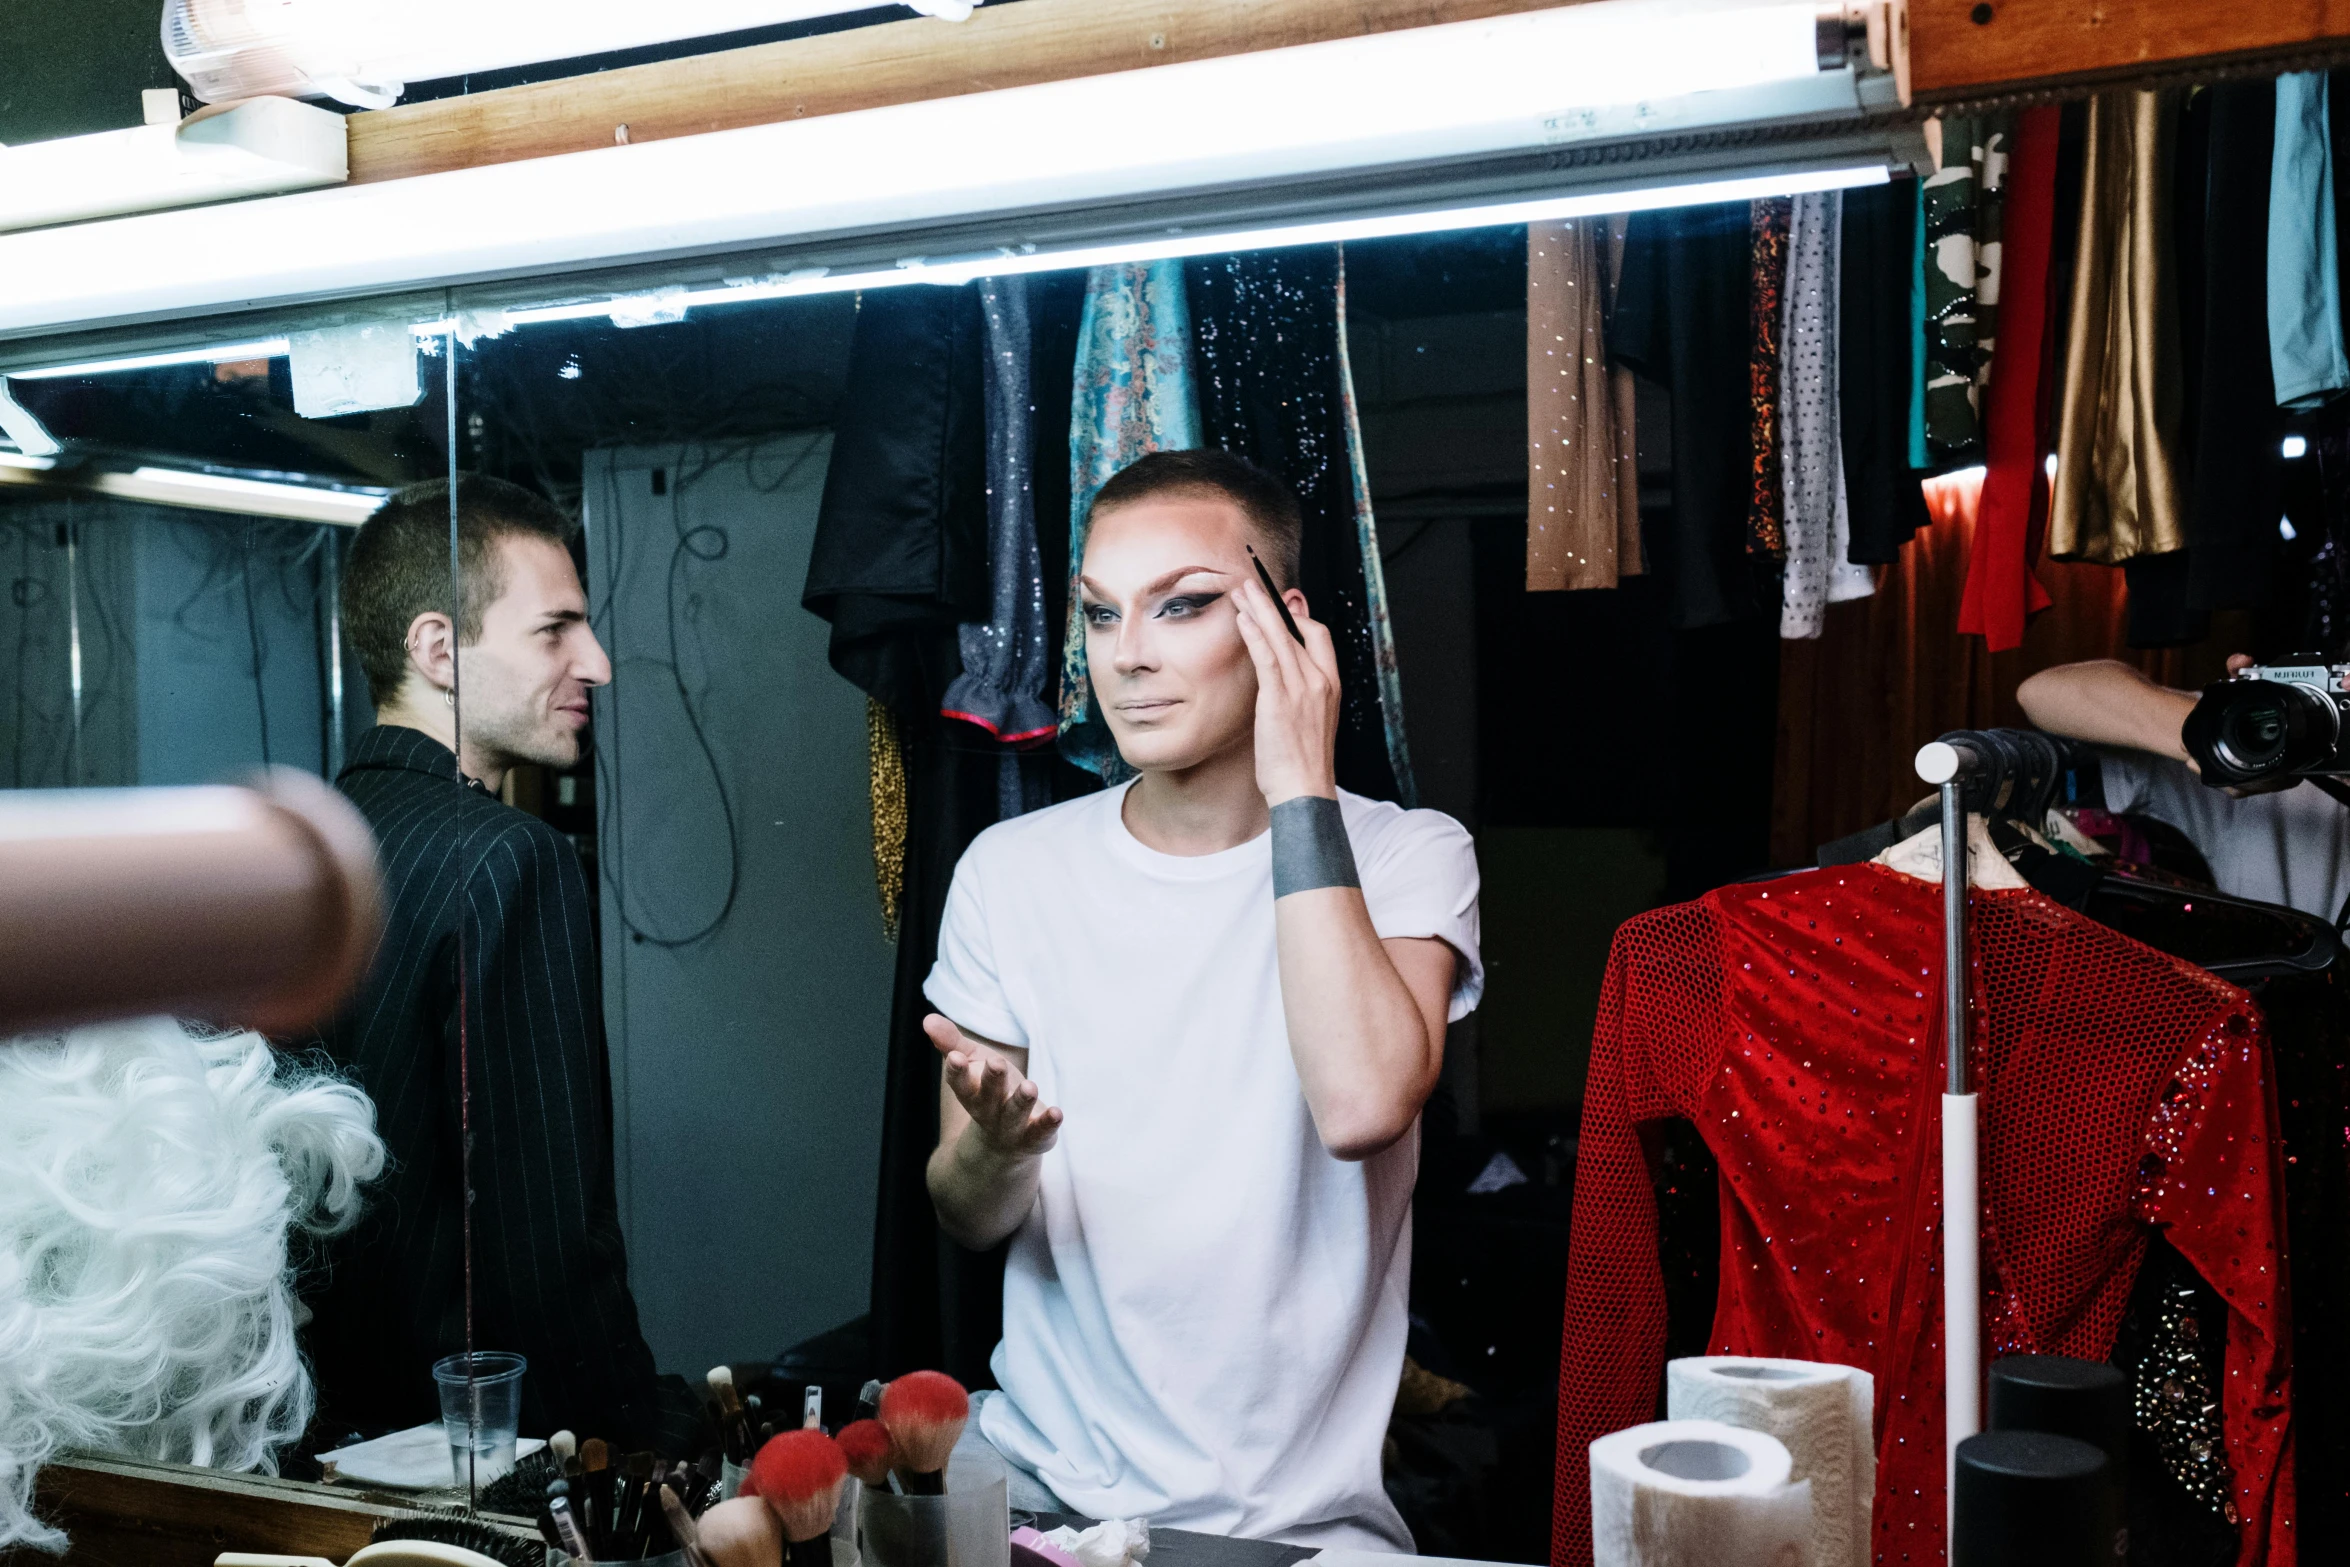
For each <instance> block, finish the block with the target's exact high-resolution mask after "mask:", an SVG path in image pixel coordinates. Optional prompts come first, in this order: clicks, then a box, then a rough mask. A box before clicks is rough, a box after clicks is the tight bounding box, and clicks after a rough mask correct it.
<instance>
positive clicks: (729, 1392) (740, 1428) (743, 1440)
mask: <svg viewBox="0 0 2350 1567" xmlns="http://www.w3.org/2000/svg"><path fill="white" fill-rule="evenodd" d="M703 1381H704V1382H705V1383H707V1384H708V1386H709V1389H710V1397H711V1399H712V1400H713V1401H715V1402H716V1403H717V1405H718V1431H719V1434H720V1435H721V1436H722V1437H724V1438H725V1440H726V1456H727V1457H728V1458H730V1459H732V1460H733V1461H734V1462H736V1463H738V1464H747V1463H749V1462H750V1461H751V1422H750V1417H749V1416H748V1415H747V1414H746V1413H745V1412H744V1410H743V1401H742V1399H741V1398H740V1397H738V1396H737V1395H736V1393H735V1391H734V1367H732V1366H712V1367H711V1368H710V1374H709V1375H708V1376H707V1377H705V1378H703Z"/></svg>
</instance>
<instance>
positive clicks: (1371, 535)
mask: <svg viewBox="0 0 2350 1567" xmlns="http://www.w3.org/2000/svg"><path fill="white" fill-rule="evenodd" d="M1185 270H1186V273H1187V278H1188V281H1189V283H1190V292H1191V319H1192V344H1193V352H1194V355H1195V357H1196V359H1197V362H1198V368H1199V399H1200V425H1201V432H1202V434H1203V435H1204V436H1205V437H1206V444H1207V445H1210V446H1220V447H1223V448H1224V449H1225V450H1227V451H1231V452H1237V453H1239V454H1240V455H1241V456H1243V457H1246V458H1248V459H1249V460H1250V461H1252V462H1255V463H1257V464H1259V465H1261V466H1263V467H1265V468H1268V469H1270V470H1271V471H1272V472H1274V473H1276V474H1279V475H1280V476H1281V477H1282V478H1283V479H1284V480H1286V481H1287V482H1288V484H1289V486H1290V488H1291V489H1293V490H1295V491H1296V492H1297V498H1298V505H1299V509H1300V510H1301V511H1302V512H1303V513H1304V517H1305V541H1304V549H1303V551H1302V552H1301V558H1300V561H1299V570H1298V579H1299V580H1298V586H1299V587H1300V588H1302V589H1303V590H1304V592H1305V595H1306V603H1307V605H1308V606H1309V608H1310V609H1311V611H1312V613H1313V615H1314V618H1315V619H1317V620H1320V621H1321V622H1322V623H1323V624H1325V625H1327V626H1328V627H1329V628H1330V635H1331V640H1332V642H1333V643H1334V644H1335V645H1336V647H1337V651H1338V666H1339V675H1340V678H1341V680H1342V681H1343V683H1344V688H1345V690H1344V696H1343V698H1342V700H1341V703H1340V709H1339V727H1338V781H1339V783H1340V784H1341V785H1342V786H1343V787H1345V788H1348V789H1351V790H1353V791H1354V792H1356V793H1357V794H1365V795H1371V796H1373V797H1375V798H1378V799H1382V800H1402V801H1404V802H1406V803H1409V798H1410V796H1409V789H1410V783H1411V767H1410V763H1409V760H1408V758H1406V757H1405V755H1404V748H1403V714H1402V703H1401V695H1400V691H1399V690H1398V689H1396V685H1395V674H1394V669H1395V651H1394V638H1393V635H1392V633H1391V632H1390V631H1389V629H1388V626H1387V609H1386V594H1385V584H1384V581H1383V580H1382V578H1381V575H1380V572H1379V566H1378V561H1379V550H1378V529H1377V525H1376V523H1375V522H1374V520H1373V518H1372V516H1371V512H1370V506H1369V501H1368V496H1367V491H1368V488H1369V486H1368V484H1367V482H1365V481H1363V480H1362V479H1361V477H1360V472H1359V470H1360V463H1359V453H1360V445H1361V443H1360V439H1359V435H1358V434H1357V432H1356V431H1355V430H1353V429H1352V428H1350V424H1351V421H1350V420H1349V418H1348V403H1349V401H1350V398H1349V396H1348V376H1347V374H1346V364H1345V360H1344V358H1343V355H1342V344H1343V334H1342V332H1341V330H1340V258H1339V254H1338V252H1337V250H1336V249H1335V248H1332V247H1327V246H1319V247H1311V248H1301V249H1296V250H1272V251H1256V252H1250V253H1247V254H1242V255H1231V256H1214V257H1208V258H1204V259H1201V260H1197V261H1193V262H1190V263H1188V264H1187V266H1186V269H1185ZM1390 715H1392V725H1391V721H1390ZM1391 729H1392V733H1391Z"/></svg>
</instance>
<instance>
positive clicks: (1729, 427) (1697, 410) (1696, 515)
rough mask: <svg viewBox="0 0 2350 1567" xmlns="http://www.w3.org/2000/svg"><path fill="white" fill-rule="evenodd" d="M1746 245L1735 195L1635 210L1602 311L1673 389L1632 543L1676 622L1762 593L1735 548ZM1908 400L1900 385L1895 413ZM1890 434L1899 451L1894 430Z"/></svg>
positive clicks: (1742, 479)
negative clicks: (1653, 504)
mask: <svg viewBox="0 0 2350 1567" xmlns="http://www.w3.org/2000/svg"><path fill="white" fill-rule="evenodd" d="M1751 246H1752V235H1751V225H1750V221H1749V213H1748V209H1747V204H1746V203H1745V202H1743V201H1739V202H1722V203H1718V204H1716V205H1713V206H1706V207H1674V208H1669V209H1666V210H1664V211H1661V212H1636V213H1634V214H1633V215H1632V221H1631V226H1630V229H1629V231H1628V232H1627V234H1626V236H1625V240H1624V282H1623V286H1622V287H1621V288H1620V289H1618V290H1617V292H1616V303H1615V309H1614V310H1613V311H1612V312H1610V314H1609V316H1608V322H1607V345H1608V351H1609V352H1610V353H1611V354H1613V355H1614V356H1615V357H1616V358H1618V359H1620V360H1622V361H1623V362H1624V363H1626V364H1628V365H1630V366H1631V367H1632V368H1633V369H1635V370H1637V371H1639V372H1640V373H1641V374H1642V375H1643V376H1646V377H1647V378H1648V379H1650V380H1652V381H1654V382H1656V383H1657V384H1658V385H1660V386H1662V387H1664V388H1665V389H1666V390H1667V391H1669V392H1671V393H1672V396H1673V424H1672V430H1673V506H1672V512H1671V517H1670V521H1669V524H1668V525H1667V526H1666V527H1663V528H1661V529H1660V528H1658V527H1656V526H1655V525H1654V523H1653V521H1652V522H1651V523H1650V524H1649V525H1648V526H1646V527H1645V528H1644V529H1643V531H1642V546H1643V548H1644V549H1645V550H1646V551H1647V560H1648V569H1649V572H1650V574H1651V575H1653V576H1655V577H1657V578H1658V579H1659V580H1660V581H1661V582H1662V583H1663V585H1664V588H1665V592H1666V595H1667V598H1668V600H1669V602H1670V605H1671V609H1670V614H1671V617H1672V624H1673V625H1674V626H1675V627H1676V628H1677V629H1681V630H1688V629H1691V628H1694V627H1698V626H1714V625H1720V624H1722V623H1723V622H1725V621H1730V620H1735V619H1737V618H1738V617H1740V616H1742V615H1748V614H1752V613H1754V611H1755V610H1757V609H1758V608H1760V607H1761V603H1762V598H1763V595H1761V594H1759V593H1758V592H1757V579H1756V571H1757V567H1756V565H1755V562H1754V559H1753V558H1752V557H1750V556H1749V555H1748V554H1747V552H1746V510H1747V503H1748V501H1749V500H1750V499H1751V497H1752V491H1753V480H1754V421H1753V415H1752V410H1751V407H1750V394H1751V392H1752V390H1753V388H1752V384H1751V378H1750V376H1749V374H1748V365H1747V351H1748V347H1749V342H1750V339H1751V336H1752V333H1751V330H1750V328H1751V322H1750V320H1749V317H1748V303H1747V300H1748V294H1749V292H1750V291H1751V288H1752V277H1751V272H1752V255H1751ZM1903 275H1904V276H1905V277H1906V276H1907V275H1908V274H1907V273H1906V272H1905V273H1904V274H1903ZM1908 408H1909V402H1908V395H1907V393H1906V392H1905V393H1904V394H1903V399H1902V411H1903V417H1904V418H1905V419H1906V418H1907V416H1908ZM1902 441H1903V445H1904V447H1905V448H1906V446H1907V444H1908V436H1907V435H1906V434H1904V436H1903V437H1902Z"/></svg>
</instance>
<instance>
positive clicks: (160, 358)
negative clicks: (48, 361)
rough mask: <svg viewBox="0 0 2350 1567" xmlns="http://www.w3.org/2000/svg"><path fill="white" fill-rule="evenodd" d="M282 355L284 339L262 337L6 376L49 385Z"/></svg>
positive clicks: (79, 363)
mask: <svg viewBox="0 0 2350 1567" xmlns="http://www.w3.org/2000/svg"><path fill="white" fill-rule="evenodd" d="M285 354H286V340H285V339H284V338H282V337H265V338H256V339H254V340H253V341H251V342H244V343H219V344H214V345H212V346H210V347H205V348H180V349H174V350H172V351H171V352H169V353H162V354H129V355H125V356H124V357H122V358H120V359H86V360H82V361H80V362H78V363H75V364H63V365H40V366H37V367H35V368H33V369H30V370H11V371H9V372H8V375H9V378H10V379H11V380H16V381H53V380H59V379H62V378H64V377H66V376H77V375H113V374H114V373H116V372H117V371H121V370H155V369H160V368H162V367H163V366H165V365H198V364H216V365H233V364H235V363H237V362H238V361H240V360H245V359H282V358H284V357H285Z"/></svg>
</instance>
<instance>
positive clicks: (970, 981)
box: [923, 788, 1484, 1551]
mask: <svg viewBox="0 0 2350 1567" xmlns="http://www.w3.org/2000/svg"><path fill="white" fill-rule="evenodd" d="M1125 799H1126V790H1125V789H1123V788H1120V789H1107V790H1103V791H1102V792H1101V793H1098V794H1093V795H1088V796H1086V797H1084V798H1083V799H1078V800H1071V801H1069V802H1067V803H1065V804H1062V805H1056V806H1053V807H1051V808H1049V809H1047V810H1042V811H1037V812H1034V813H1032V814H1030V815H1027V816H1021V817H1017V818H1015V819H1013V820H1011V821H1007V822H1002V823H999V824H997V825H996V826H994V827H990V828H989V829H988V830H987V831H986V832H984V833H982V834H980V835H979V838H978V839H977V841H975V842H974V843H973V844H972V845H971V848H970V851H969V852H968V853H966V854H965V855H964V856H963V860H962V863H961V864H959V865H957V866H956V867H955V881H954V886H953V888H952V889H951V890H950V891H949V893H948V895H947V906H946V918H945V921H944V924H943V926H942V928H941V929H940V932H939V943H938V965H937V967H935V968H933V969H932V970H931V971H930V977H929V979H928V981H927V982H926V983H925V984H924V986H923V993H924V994H925V995H926V996H928V997H929V998H930V1000H931V1002H932V1003H933V1004H934V1005H935V1006H937V1008H938V1009H939V1011H941V1012H943V1013H944V1014H946V1015H947V1016H948V1017H950V1018H952V1019H954V1020H955V1021H956V1022H957V1023H959V1024H961V1025H962V1026H963V1027H964V1028H966V1029H969V1030H970V1031H971V1032H972V1033H974V1034H979V1035H982V1036H984V1037H986V1038H989V1039H994V1040H998V1041H1000V1042H1002V1043H1004V1044H1007V1045H1021V1046H1025V1047H1026V1048H1027V1050H1028V1075H1029V1076H1030V1077H1031V1078H1033V1079H1034V1080H1035V1082H1036V1084H1037V1088H1038V1090H1039V1092H1040V1093H1041V1094H1042V1095H1043V1097H1044V1100H1045V1102H1046V1103H1048V1104H1054V1105H1058V1106H1060V1108H1061V1110H1062V1111H1063V1112H1064V1115H1065V1117H1066V1119H1065V1120H1064V1121H1063V1123H1062V1126H1061V1132H1060V1137H1059V1140H1058V1141H1057V1142H1056V1144H1055V1145H1054V1147H1053V1149H1052V1151H1051V1152H1049V1153H1047V1154H1046V1155H1045V1156H1044V1161H1043V1166H1042V1168H1041V1170H1040V1172H1039V1174H1040V1181H1039V1192H1038V1198H1037V1204H1036V1207H1035V1208H1034V1209H1033V1210H1032V1211H1031V1212H1030V1213H1029V1215H1028V1218H1027V1220H1026V1221H1025V1222H1024V1223H1023V1224H1022V1225H1021V1227H1020V1229H1019V1231H1018V1232H1017V1233H1016V1234H1015V1235H1014V1236H1013V1237H1012V1242H1011V1251H1010V1257H1009V1260H1008V1262H1007V1265H1006V1267H1005V1270H1004V1338H1003V1342H1002V1343H1001V1344H999V1345H998V1346H997V1347H996V1352H995V1358H994V1361H993V1366H994V1370H995V1375H996V1380H997V1382H998V1383H999V1384H1001V1386H1002V1387H1003V1390H1004V1395H1005V1396H1003V1397H1001V1398H991V1399H989V1400H987V1401H986V1404H985V1406H984V1408H983V1409H982V1411H981V1414H980V1429H981V1431H982V1433H983V1434H984V1435H985V1436H986V1437H987V1439H988V1440H989V1441H990V1442H992V1443H994V1444H995V1446H996V1447H997V1448H998V1449H999V1450H1001V1451H1002V1452H1004V1453H1005V1454H1006V1455H1007V1456H1008V1457H1010V1458H1011V1459H1013V1460H1014V1461H1015V1462H1017V1463H1020V1464H1022V1465H1025V1466H1026V1467H1028V1468H1030V1469H1033V1470H1034V1471H1036V1473H1037V1474H1038V1475H1039V1476H1040V1477H1042V1478H1043V1480H1044V1481H1045V1483H1046V1484H1048V1485H1050V1486H1051V1487H1052V1488H1053V1490H1054V1491H1055V1492H1057V1493H1058V1494H1059V1495H1060V1497H1061V1499H1062V1500H1063V1501H1065V1502H1067V1503H1068V1504H1069V1505H1070V1506H1072V1507H1074V1508H1077V1509H1079V1510H1080V1511H1082V1512H1084V1513H1087V1514H1089V1515H1091V1516H1093V1517H1096V1518H1134V1517H1148V1518H1150V1519H1151V1520H1153V1521H1154V1522H1156V1523H1161V1524H1167V1525H1171V1526H1175V1527H1180V1528H1186V1529H1198V1530H1202V1531H1205V1532H1208V1533H1215V1534H1234V1535H1245V1536H1251V1537H1256V1538H1264V1539H1277V1540H1284V1541H1289V1542H1293V1543H1297V1544H1307V1545H1320V1546H1353V1547H1361V1548H1369V1549H1373V1550H1397V1551H1409V1550H1410V1549H1411V1548H1412V1545H1411V1536H1410V1534H1409V1533H1408V1532H1407V1531H1406V1530H1405V1528H1404V1525H1403V1520H1402V1519H1401V1517H1400V1516H1398V1514H1397V1513H1396V1510H1395V1508H1394V1506H1393V1505H1392V1504H1390V1503H1389V1501H1388V1500H1387V1494H1386V1491H1385V1489H1384V1488H1383V1487H1382V1485H1381V1483H1380V1476H1379V1449H1380V1443H1381V1440H1382V1438H1384V1436H1385V1435H1386V1432H1387V1420H1388V1415H1389V1413H1390V1411H1391V1410H1392V1409H1393V1407H1394V1404H1395V1392H1396V1382H1397V1379H1398V1377H1399V1376H1400V1375H1401V1373H1402V1369H1403V1352H1404V1332H1405V1326H1406V1324H1405V1308H1406V1298H1407V1294H1408V1290H1409V1286H1410V1281H1411V1227H1410V1225H1411V1203H1412V1184H1413V1181H1414V1180H1415V1178H1416V1176H1417V1173H1418V1169H1419V1133H1418V1130H1417V1128H1416V1127H1415V1129H1414V1130H1413V1132H1412V1133H1411V1134H1410V1135H1408V1136H1406V1137H1405V1138H1403V1139H1402V1140H1401V1141H1399V1142H1398V1143H1397V1144H1396V1145H1395V1146H1394V1147H1392V1148H1389V1149H1388V1150H1386V1151H1385V1152H1384V1153H1381V1154H1379V1155H1378V1156H1376V1157H1375V1158H1372V1159H1368V1160H1364V1161H1362V1162H1360V1163H1353V1164H1350V1163H1346V1162H1343V1161H1341V1160H1338V1159H1335V1158H1333V1157H1331V1155H1330V1153H1329V1151H1328V1150H1327V1149H1325V1148H1324V1147H1323V1146H1322V1143H1321V1140H1320V1138H1319V1137H1317V1136H1316V1135H1315V1132H1314V1123H1313V1118H1312V1116H1311V1114H1310V1113H1309V1111H1308V1110H1307V1107H1306V1100H1305V1094H1304V1091H1303V1090H1302V1088H1301V1087H1300V1086H1299V1083H1298V1077H1297V1068H1296V1066H1295V1065H1294V1063H1293V1062H1292V1060H1291V1058H1290V1053H1289V1035H1288V1027H1287V1025H1286V1024H1285V1023H1284V1022H1283V1020H1282V1013H1281V980H1280V974H1279V971H1278V969H1277V967H1276V961H1277V959H1276V954H1275V950H1274V936H1273V866H1272V852H1271V835H1270V834H1264V835H1260V836H1258V837H1257V838H1255V839H1253V840H1251V841H1250V842H1248V843H1244V844H1242V845H1240V846H1239V847H1238V848H1233V849H1227V850H1224V851H1223V852H1221V853H1218V854H1206V855H1195V856H1183V855H1172V854H1161V853H1159V852H1157V851H1156V850H1153V849H1149V848H1146V847H1144V846H1143V845H1142V844H1141V843H1140V842H1138V841H1137V840H1136V839H1135V837H1134V835H1133V834H1132V833H1130V832H1129V831H1127V829H1126V825H1125V820H1124V817H1123V815H1122V808H1123V806H1124V803H1125ZM1340 803H1341V805H1342V807H1343V809H1344V811H1345V819H1346V827H1347V835H1348V837H1349V838H1350V839H1351V840H1352V841H1353V845H1354V852H1355V861H1356V867H1357V869H1358V870H1359V871H1360V872H1361V875H1362V882H1363V896H1364V899H1365V901H1366V902H1367V903H1368V904H1369V906H1370V911H1371V922H1372V924H1373V925H1374V926H1375V927H1376V928H1377V929H1378V932H1379V934H1380V935H1381V936H1382V937H1400V936H1434V937H1438V938H1441V939H1442V940H1444V941H1446V942H1448V943H1449V944H1450V945H1451V946H1452V947H1453V949H1454V950H1455V951H1456V952H1458V953H1459V954H1460V957H1461V962H1460V964H1459V965H1458V969H1457V972H1456V977H1455V981H1454V988H1453V995H1452V1005H1451V1015H1452V1016H1453V1017H1456V1018H1457V1017H1460V1016H1463V1015H1464V1014H1466V1013H1467V1012H1468V1011H1469V1010H1470V1009H1472V1008H1473V1007H1475V1006H1476V1004H1477V998H1478V996H1479V995H1480V994H1481V993H1482V991H1483V989H1484V970H1483V968H1482V966H1481V965H1480V963H1479V961H1478V957H1477V861H1476V854H1475V850H1474V847H1473V845H1472V844H1471V841H1470V839H1469V835H1468V833H1467V832H1465V831H1464V830H1462V828H1461V826H1460V824H1459V823H1458V822H1455V821H1454V820H1453V819H1452V818H1451V817H1449V816H1445V815H1442V814H1440V813H1439V812H1436V811H1405V810H1402V809H1400V808H1399V807H1397V806H1393V805H1387V804H1382V803H1380V802H1378V801H1373V800H1367V799H1363V798H1361V797H1359V796H1356V795H1351V794H1342V795H1341V796H1340Z"/></svg>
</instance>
